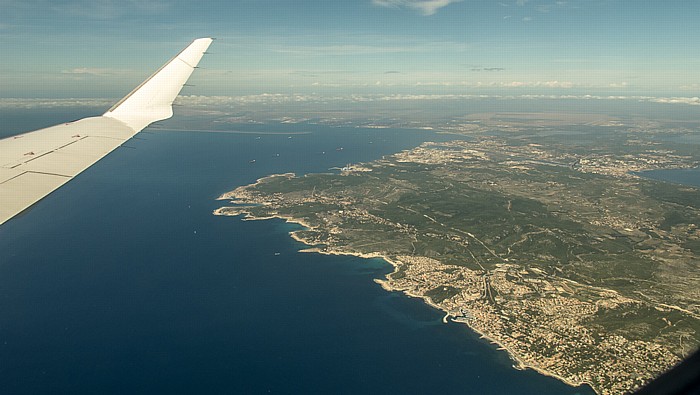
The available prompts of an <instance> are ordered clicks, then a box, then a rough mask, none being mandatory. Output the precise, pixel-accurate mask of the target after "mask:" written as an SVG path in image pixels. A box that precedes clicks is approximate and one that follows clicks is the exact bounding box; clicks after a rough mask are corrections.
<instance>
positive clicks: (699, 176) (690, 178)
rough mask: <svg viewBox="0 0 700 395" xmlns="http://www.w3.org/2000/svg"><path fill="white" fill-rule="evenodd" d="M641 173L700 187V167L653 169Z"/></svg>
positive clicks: (657, 178)
mask: <svg viewBox="0 0 700 395" xmlns="http://www.w3.org/2000/svg"><path fill="white" fill-rule="evenodd" d="M639 175H641V176H643V177H647V178H651V179H654V180H660V181H667V182H673V183H676V184H683V185H692V186H695V187H698V188H700V167H698V168H693V169H671V170H651V171H644V172H641V173H639Z"/></svg>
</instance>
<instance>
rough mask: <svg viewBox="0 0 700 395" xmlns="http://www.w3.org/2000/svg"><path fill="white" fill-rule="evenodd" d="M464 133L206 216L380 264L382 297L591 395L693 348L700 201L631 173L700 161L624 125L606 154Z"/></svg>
mask: <svg viewBox="0 0 700 395" xmlns="http://www.w3.org/2000/svg"><path fill="white" fill-rule="evenodd" d="M519 122H520V121H519ZM551 127H552V128H555V127H556V128H558V127H561V125H554V126H551ZM601 127H605V126H601V125H595V126H591V128H601ZM474 129H475V128H473V127H469V128H466V130H467V131H468V132H469V133H463V134H469V135H470V137H471V138H470V139H468V140H465V139H457V140H454V141H450V142H443V143H430V142H428V143H424V144H422V145H421V146H419V147H416V148H414V149H411V150H407V151H404V152H400V153H397V154H395V155H392V156H388V157H385V158H383V159H381V160H377V161H374V162H370V163H363V164H360V165H350V166H346V167H344V168H342V169H341V170H340V171H339V172H336V173H328V174H307V175H303V176H296V175H294V174H280V175H272V176H269V177H265V178H262V179H260V180H258V181H257V182H256V183H254V184H252V185H246V186H242V187H239V188H236V189H235V190H233V191H231V192H228V193H226V194H224V195H222V196H221V198H220V199H222V200H230V201H232V203H235V204H234V205H232V206H226V207H221V208H219V209H217V210H216V211H215V214H217V215H230V216H238V215H244V216H245V218H246V219H266V218H273V217H276V218H283V219H286V220H287V221H290V222H296V223H299V224H301V225H303V229H301V230H298V231H295V232H293V233H292V236H293V237H294V238H295V239H297V240H300V241H302V242H303V243H305V244H307V245H309V246H310V247H311V248H310V249H309V250H307V251H313V252H319V253H325V254H352V255H358V256H373V257H377V256H378V257H383V258H384V259H386V260H387V261H388V262H389V263H390V264H391V265H393V267H394V271H393V273H391V274H390V275H388V276H387V278H386V279H385V280H378V282H379V283H380V284H381V285H382V286H383V287H384V288H385V289H387V290H390V291H401V292H404V293H406V294H408V295H411V296H415V297H419V298H422V299H424V300H425V301H426V302H427V303H429V304H430V305H432V306H434V307H435V308H437V309H440V310H442V311H444V312H445V313H446V314H447V315H448V316H449V317H451V318H452V319H453V320H454V321H458V322H462V323H465V324H466V325H468V326H469V327H471V328H472V329H473V330H475V331H477V332H478V333H480V334H481V335H482V336H483V337H485V338H487V339H488V340H490V341H492V342H494V343H496V344H498V345H499V346H501V347H502V348H503V349H505V350H507V352H508V353H509V354H510V356H511V357H512V359H513V360H514V361H515V363H516V367H518V368H531V369H535V370H537V371H538V372H541V373H543V374H546V375H551V376H554V377H557V378H559V379H561V380H562V381H564V382H566V383H569V384H571V385H581V384H584V383H587V384H589V385H590V386H591V387H592V388H593V389H594V390H595V391H596V392H597V393H600V394H622V393H627V392H628V391H631V390H633V389H635V388H638V387H640V386H641V385H643V384H644V383H646V382H648V381H649V380H651V379H652V378H653V377H655V376H657V375H659V374H660V373H662V372H664V371H665V370H667V369H669V368H670V367H672V366H673V365H674V364H676V363H678V362H679V361H680V360H681V359H682V358H683V357H685V356H687V355H689V354H690V353H691V352H693V351H694V350H695V349H697V347H698V345H699V344H700V304H699V302H698V301H700V276H699V275H698V263H700V259H699V256H700V191H699V190H698V189H695V188H692V187H687V186H682V185H675V184H669V183H663V182H660V181H653V180H648V179H644V178H640V177H638V176H637V175H635V173H634V172H637V171H642V170H649V169H658V168H677V167H691V166H695V165H697V162H696V160H697V158H694V157H693V156H692V155H689V154H686V153H684V152H682V150H673V149H669V148H668V147H659V146H657V145H655V144H650V143H649V142H648V141H645V140H644V139H640V138H639V135H640V133H639V132H638V130H633V131H630V129H631V128H630V129H626V131H627V132H626V133H618V134H616V135H614V137H610V136H607V137H606V138H607V139H608V140H610V139H611V138H612V141H614V144H606V145H598V144H596V143H595V136H597V134H595V133H593V134H592V136H593V137H591V138H590V139H588V140H586V139H582V140H581V141H584V143H581V144H578V145H572V144H569V143H566V144H565V143H563V142H562V141H561V140H559V141H557V140H556V138H557V137H556V136H554V137H553V135H552V134H545V135H546V136H547V137H542V135H543V134H542V133H541V131H542V130H543V129H542V127H539V128H537V129H536V130H535V131H533V129H532V127H531V125H530V126H528V127H525V126H519V128H518V129H517V131H514V132H513V131H509V133H510V134H507V135H506V134H500V135H485V134H475V133H473V132H474ZM596 130H599V129H596ZM450 132H451V133H460V132H459V131H455V130H450ZM582 144H584V145H585V144H588V146H587V147H584V146H582Z"/></svg>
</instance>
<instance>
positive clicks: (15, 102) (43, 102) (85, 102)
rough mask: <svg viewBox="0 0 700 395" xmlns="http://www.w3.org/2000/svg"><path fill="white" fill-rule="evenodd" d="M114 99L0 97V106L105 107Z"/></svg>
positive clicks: (113, 101)
mask: <svg viewBox="0 0 700 395" xmlns="http://www.w3.org/2000/svg"><path fill="white" fill-rule="evenodd" d="M115 102H116V99H102V98H98V99H24V98H21V99H20V98H0V108H57V107H107V106H111V105H112V104H114V103H115Z"/></svg>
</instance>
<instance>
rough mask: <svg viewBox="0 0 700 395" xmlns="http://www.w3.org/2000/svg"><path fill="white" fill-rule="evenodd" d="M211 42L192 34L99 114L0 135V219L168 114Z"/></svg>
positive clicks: (51, 188) (62, 182)
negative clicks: (191, 38)
mask: <svg viewBox="0 0 700 395" xmlns="http://www.w3.org/2000/svg"><path fill="white" fill-rule="evenodd" d="M211 42H212V39H211V38H200V39H197V40H194V41H193V42H192V43H191V44H190V45H189V46H187V48H185V49H184V50H182V52H180V53H179V54H178V55H177V56H175V57H174V58H172V59H171V60H170V61H169V62H168V63H166V64H165V65H163V66H162V67H161V68H160V69H158V71H156V72H155V73H154V74H153V75H152V76H150V77H149V78H148V79H147V80H146V81H144V82H143V83H141V85H139V86H138V87H136V89H134V90H133V91H132V92H131V93H129V94H128V95H127V96H126V97H124V98H123V99H121V100H120V101H119V102H117V104H115V105H114V106H113V107H112V108H110V109H109V110H108V111H107V112H106V113H104V114H103V115H102V116H98V117H91V118H84V119H81V120H78V121H74V122H68V123H64V124H61V125H56V126H52V127H49V128H46V129H41V130H37V131H33V132H29V133H24V134H20V135H17V136H12V137H8V138H5V139H2V140H0V224H2V223H4V222H6V221H7V220H9V219H10V218H12V217H14V216H15V215H17V214H19V213H20V212H22V211H23V210H25V209H27V208H28V207H30V206H31V205H32V204H34V203H36V202H38V201H39V200H40V199H42V198H43V197H44V196H46V195H48V194H49V193H51V192H52V191H54V190H56V189H57V188H59V187H60V186H61V185H63V184H65V183H66V182H68V181H70V180H71V179H72V178H73V177H75V176H76V175H78V174H79V173H80V172H82V171H83V170H85V169H87V168H88V167H90V166H92V165H93V164H94V163H95V162H97V161H98V160H100V159H101V158H102V157H104V156H105V155H107V154H108V153H110V152H111V151H112V150H114V149H115V148H117V147H119V146H120V145H121V144H122V143H124V142H125V141H126V140H128V139H130V138H131V137H133V136H134V135H135V134H136V133H138V132H140V131H141V130H143V129H144V128H145V127H146V126H148V125H150V124H151V123H153V122H156V121H160V120H163V119H167V118H170V117H171V116H172V115H173V109H172V103H173V101H174V100H175V98H176V97H177V95H178V94H179V93H180V90H181V89H182V86H183V85H185V82H187V79H188V78H189V77H190V75H191V74H192V71H193V70H194V69H195V68H196V66H197V64H198V63H199V60H200V59H201V58H202V56H203V55H204V52H205V51H206V50H207V48H208V47H209V44H211Z"/></svg>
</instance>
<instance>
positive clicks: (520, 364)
mask: <svg viewBox="0 0 700 395" xmlns="http://www.w3.org/2000/svg"><path fill="white" fill-rule="evenodd" d="M290 175H292V176H293V173H286V174H278V175H274V176H268V177H264V178H261V179H258V180H257V181H256V184H257V183H259V182H261V181H263V180H264V179H266V178H269V177H289V176H290ZM231 193H232V192H231ZM231 193H230V194H224V195H221V196H220V197H219V198H218V199H217V200H227V199H230V196H232V194H231ZM225 208H226V207H221V208H218V209H216V210H214V212H213V214H214V215H222V216H237V215H242V216H243V218H242V219H243V220H244V221H263V220H268V219H282V220H284V221H285V222H286V223H293V224H298V225H300V226H302V227H303V228H305V229H307V230H308V229H313V228H314V227H313V226H311V225H310V224H309V223H307V222H306V221H304V220H303V219H299V218H295V217H291V216H285V215H271V216H266V217H256V216H254V215H252V214H250V213H249V212H247V211H245V210H244V209H242V208H241V207H236V208H237V209H238V211H237V212H236V213H235V214H227V213H223V212H222V211H221V210H222V209H225ZM296 233H297V231H290V232H289V236H290V237H291V238H292V239H294V240H295V241H298V242H300V243H303V244H305V245H307V246H309V248H305V249H301V250H299V251H298V252H301V253H318V254H322V255H348V256H355V257H359V258H365V259H373V258H381V259H383V260H384V261H385V262H387V263H388V264H389V265H391V267H392V268H393V271H392V272H391V273H389V274H387V275H386V279H374V282H375V283H377V284H379V285H380V286H381V287H382V289H384V290H385V291H388V292H401V293H403V294H404V295H406V296H408V297H411V298H419V299H421V300H422V301H423V302H424V303H425V304H427V305H428V306H430V307H432V308H434V309H436V310H439V311H441V312H444V313H445V316H444V317H443V318H442V322H443V323H445V324H447V323H449V318H450V317H452V316H453V315H452V314H451V313H450V312H448V311H445V310H443V309H442V308H441V307H440V306H438V305H437V304H435V303H434V302H433V301H432V300H431V299H430V298H429V297H426V296H424V295H418V294H415V293H413V292H411V291H409V290H406V289H401V288H396V287H393V286H392V285H391V284H390V281H391V275H392V274H394V273H396V272H397V271H398V267H399V264H398V263H397V262H395V261H394V260H392V259H391V258H390V257H388V256H386V255H383V254H379V253H371V254H366V253H360V252H350V251H340V250H333V249H329V250H322V249H320V248H318V247H314V244H311V243H310V242H308V241H307V240H304V239H303V238H301V237H299V236H298V235H297V234H296ZM452 322H454V323H458V324H463V325H466V326H467V327H468V328H469V329H470V330H472V331H474V333H476V334H478V335H479V337H480V338H482V339H484V340H486V341H488V342H489V343H491V344H494V345H496V346H498V348H497V350H501V351H505V352H506V353H507V354H508V357H509V358H510V359H511V360H512V361H513V362H514V365H513V366H512V367H513V368H514V369H517V370H526V369H532V370H534V371H535V372H537V373H539V374H541V375H544V376H548V377H552V378H555V379H557V380H559V381H561V382H563V383H565V384H567V385H569V386H571V387H574V388H575V387H580V386H583V385H588V386H589V387H590V388H591V389H592V390H593V391H594V392H595V393H600V391H598V390H597V389H596V387H594V386H593V385H592V384H591V383H589V382H587V381H581V382H574V381H571V380H569V379H567V378H565V377H562V376H559V375H557V374H556V373H552V372H550V371H547V370H545V369H543V368H541V367H538V366H534V365H531V364H528V363H526V362H525V361H523V360H522V359H520V358H519V357H518V356H517V355H516V354H515V353H514V352H513V351H512V350H511V349H510V348H508V347H507V346H506V345H504V344H502V343H501V342H499V341H498V340H497V339H495V338H494V337H492V336H489V335H487V334H485V333H483V332H482V331H480V330H478V329H476V328H474V327H473V326H471V325H469V323H468V322H464V321H455V320H452Z"/></svg>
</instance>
